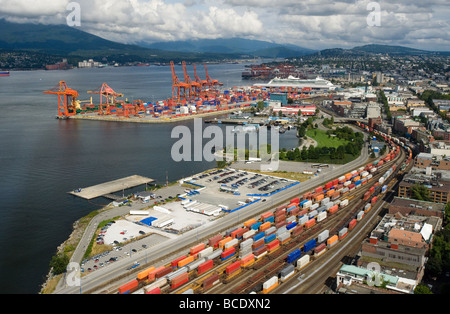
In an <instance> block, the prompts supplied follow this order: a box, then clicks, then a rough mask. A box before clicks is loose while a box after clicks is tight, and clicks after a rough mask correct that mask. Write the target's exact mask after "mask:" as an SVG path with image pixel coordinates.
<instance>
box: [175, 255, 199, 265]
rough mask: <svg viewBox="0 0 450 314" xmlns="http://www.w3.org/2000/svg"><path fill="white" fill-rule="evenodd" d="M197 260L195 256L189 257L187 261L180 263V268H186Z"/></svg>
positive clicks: (183, 260)
mask: <svg viewBox="0 0 450 314" xmlns="http://www.w3.org/2000/svg"><path fill="white" fill-rule="evenodd" d="M194 260H195V256H188V257H186V258H185V259H182V260H181V261H179V262H178V267H183V266H186V265H187V264H189V263H192V262H193V261H194Z"/></svg>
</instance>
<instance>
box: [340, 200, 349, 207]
mask: <svg viewBox="0 0 450 314" xmlns="http://www.w3.org/2000/svg"><path fill="white" fill-rule="evenodd" d="M347 205H348V199H345V200H343V201H341V204H339V206H340V207H341V208H342V207H345V206H347Z"/></svg>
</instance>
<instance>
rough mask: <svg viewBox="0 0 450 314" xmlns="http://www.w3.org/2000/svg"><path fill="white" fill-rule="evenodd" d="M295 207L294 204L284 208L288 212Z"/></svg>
mask: <svg viewBox="0 0 450 314" xmlns="http://www.w3.org/2000/svg"><path fill="white" fill-rule="evenodd" d="M296 207H297V206H295V205H292V206H289V207H288V208H287V209H286V211H287V212H288V213H289V212H290V211H291V210H293V209H295V208H296Z"/></svg>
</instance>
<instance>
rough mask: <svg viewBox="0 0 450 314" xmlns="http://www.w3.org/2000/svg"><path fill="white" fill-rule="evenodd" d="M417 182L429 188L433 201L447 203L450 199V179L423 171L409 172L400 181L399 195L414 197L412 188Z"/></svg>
mask: <svg viewBox="0 0 450 314" xmlns="http://www.w3.org/2000/svg"><path fill="white" fill-rule="evenodd" d="M416 184H419V185H424V186H425V187H426V188H427V189H428V191H429V198H430V201H431V202H435V203H443V204H446V203H447V202H449V201H450V197H449V193H450V180H445V179H442V178H438V177H437V176H436V175H432V174H423V173H411V172H410V173H407V174H406V175H405V176H404V177H403V180H402V181H401V182H400V183H399V187H398V196H399V197H404V198H412V196H413V194H412V188H413V187H414V186H415V185H416Z"/></svg>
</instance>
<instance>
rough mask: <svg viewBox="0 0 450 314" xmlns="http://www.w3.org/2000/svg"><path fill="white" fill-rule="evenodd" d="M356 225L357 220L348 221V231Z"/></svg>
mask: <svg viewBox="0 0 450 314" xmlns="http://www.w3.org/2000/svg"><path fill="white" fill-rule="evenodd" d="M356 223H357V220H356V219H352V221H350V223H349V224H348V230H349V231H352V229H353V228H355V226H356Z"/></svg>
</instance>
